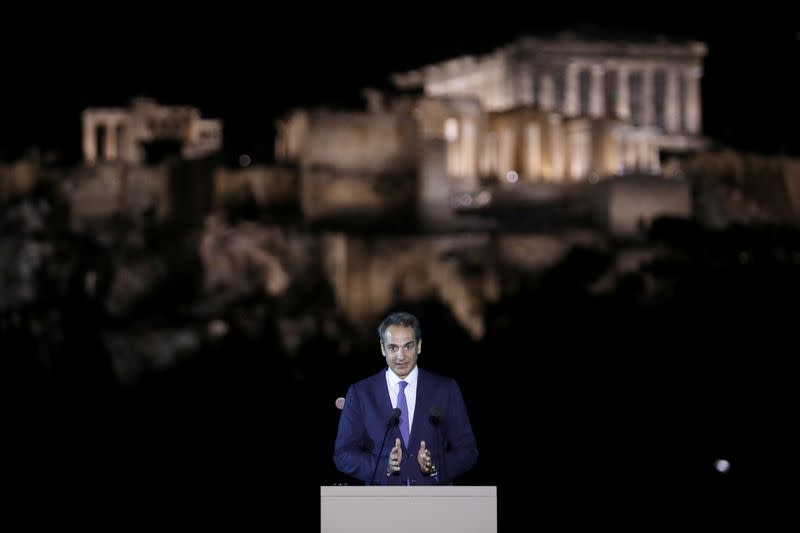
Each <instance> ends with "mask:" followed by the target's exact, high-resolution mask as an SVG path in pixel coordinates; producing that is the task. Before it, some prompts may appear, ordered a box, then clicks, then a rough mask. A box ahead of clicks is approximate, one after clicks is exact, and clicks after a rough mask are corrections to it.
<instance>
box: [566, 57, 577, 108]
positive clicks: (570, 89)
mask: <svg viewBox="0 0 800 533" xmlns="http://www.w3.org/2000/svg"><path fill="white" fill-rule="evenodd" d="M579 73H580V68H579V67H578V65H577V64H575V63H570V64H569V65H567V71H566V79H565V80H564V87H565V89H564V90H565V93H566V94H565V98H564V114H565V115H567V116H568V117H574V116H575V115H577V114H578V105H579V103H580V102H579V98H580V94H579V87H578V85H579V83H578V74H579Z"/></svg>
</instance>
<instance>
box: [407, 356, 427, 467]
mask: <svg viewBox="0 0 800 533" xmlns="http://www.w3.org/2000/svg"><path fill="white" fill-rule="evenodd" d="M426 378H427V376H426V375H425V373H424V372H423V371H422V369H421V368H420V369H419V374H418V375H417V403H416V405H415V406H414V422H413V424H412V425H411V435H409V437H408V441H409V446H410V447H411V450H409V451H410V452H411V453H417V452H418V451H419V442H420V441H421V440H422V435H423V433H424V432H425V424H427V421H428V411H430V398H428V396H427V395H426V394H425V392H426V390H427V389H426V388H425V385H426V381H427V379H426ZM425 444H426V445H430V443H429V442H426V443H425Z"/></svg>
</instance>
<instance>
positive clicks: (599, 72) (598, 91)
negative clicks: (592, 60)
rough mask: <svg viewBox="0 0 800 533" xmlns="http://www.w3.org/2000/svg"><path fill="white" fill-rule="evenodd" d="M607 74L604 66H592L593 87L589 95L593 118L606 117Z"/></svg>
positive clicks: (590, 112) (590, 111) (590, 110)
mask: <svg viewBox="0 0 800 533" xmlns="http://www.w3.org/2000/svg"><path fill="white" fill-rule="evenodd" d="M604 77H605V72H603V67H602V65H592V87H591V92H590V93H589V114H590V115H591V116H593V117H602V116H603V115H605V113H606V110H605V86H604V84H603V81H604Z"/></svg>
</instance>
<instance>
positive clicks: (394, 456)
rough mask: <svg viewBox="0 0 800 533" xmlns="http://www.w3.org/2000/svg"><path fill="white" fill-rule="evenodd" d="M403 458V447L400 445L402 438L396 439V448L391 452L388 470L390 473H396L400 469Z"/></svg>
mask: <svg viewBox="0 0 800 533" xmlns="http://www.w3.org/2000/svg"><path fill="white" fill-rule="evenodd" d="M402 459H403V448H402V446H401V445H400V439H394V448H392V451H391V452H390V453H389V467H388V468H387V469H386V471H387V472H388V473H389V474H394V473H395V472H399V471H400V461H401V460H402Z"/></svg>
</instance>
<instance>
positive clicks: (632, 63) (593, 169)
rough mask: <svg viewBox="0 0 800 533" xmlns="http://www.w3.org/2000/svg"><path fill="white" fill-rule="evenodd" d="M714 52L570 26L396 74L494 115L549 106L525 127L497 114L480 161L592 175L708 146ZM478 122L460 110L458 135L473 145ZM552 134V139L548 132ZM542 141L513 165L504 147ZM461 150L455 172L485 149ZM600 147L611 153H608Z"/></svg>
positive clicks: (399, 80)
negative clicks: (594, 35) (705, 115)
mask: <svg viewBox="0 0 800 533" xmlns="http://www.w3.org/2000/svg"><path fill="white" fill-rule="evenodd" d="M706 53H707V49H706V46H705V45H704V44H703V43H700V42H694V41H690V42H684V43H667V42H629V41H616V42H615V41H595V40H582V39H579V38H578V37H576V36H575V35H573V34H569V33H564V34H561V35H560V36H558V37H556V38H547V39H546V38H534V37H526V38H522V39H520V40H518V41H515V42H512V43H510V44H508V45H506V46H504V47H501V48H499V49H497V50H495V51H493V52H491V53H489V54H486V55H482V56H463V57H459V58H455V59H452V60H448V61H444V62H442V63H437V64H433V65H428V66H425V67H422V68H420V69H417V70H413V71H410V72H406V73H401V74H395V75H394V76H393V80H394V83H395V85H396V86H397V87H399V88H401V89H422V90H423V91H424V94H425V95H426V96H427V97H431V98H445V99H451V100H452V99H454V98H475V99H477V100H478V101H479V102H480V106H481V107H482V109H483V110H484V111H485V112H487V113H488V114H489V115H490V119H491V117H492V115H494V116H495V117H502V116H505V117H507V118H506V119H505V121H506V122H507V121H508V117H509V116H514V115H517V114H518V113H517V112H516V111H515V110H519V109H521V108H526V109H527V110H528V114H529V115H530V111H531V110H535V111H537V112H539V113H540V115H539V117H538V118H533V117H532V116H529V117H528V119H526V120H525V121H524V122H525V123H526V125H525V126H523V127H521V128H519V129H520V130H521V132H522V133H520V134H519V135H517V134H515V133H512V132H511V129H509V128H508V127H492V125H491V120H490V124H489V128H488V131H486V133H487V135H484V136H476V135H474V134H473V135H472V137H475V138H476V139H479V138H483V141H484V144H485V146H484V147H483V150H482V153H483V156H482V158H481V157H479V159H482V160H483V167H484V169H486V168H488V167H491V166H492V164H494V165H495V166H497V167H498V168H496V169H495V170H496V172H497V173H498V174H500V175H504V173H505V172H507V171H510V170H512V168H516V167H517V166H518V167H519V168H522V169H523V170H527V172H526V174H527V175H528V177H531V178H545V179H547V178H551V179H555V180H561V179H563V178H571V179H580V178H583V177H586V175H589V174H590V173H591V174H599V175H603V174H607V173H616V174H619V173H626V172H629V171H645V172H649V173H657V172H659V170H660V166H659V162H660V159H659V156H660V153H661V152H662V151H670V152H682V151H687V150H694V149H698V148H701V147H702V146H703V138H702V136H701V126H702V125H701V115H702V108H701V97H700V79H701V76H702V72H703V70H702V61H703V58H704V57H705V55H706ZM470 120H471V118H470V117H461V116H458V115H455V114H454V115H453V116H452V117H450V126H449V131H450V132H451V133H450V135H449V139H450V141H459V142H460V143H461V144H462V145H463V142H464V140H463V139H458V137H460V136H459V135H458V134H457V132H458V131H464V132H470V131H474V129H475V128H474V124H472V123H471V122H470ZM495 122H497V121H496V120H495ZM501 122H502V120H501ZM610 124H612V125H613V127H611V128H608V127H607V126H608V125H610ZM604 129H605V130H608V131H609V134H610V135H611V137H613V139H612V140H613V143H612V144H614V146H615V151H616V152H617V153H616V154H615V155H609V151H608V150H598V147H597V146H596V145H597V144H598V143H603V142H604V141H602V140H601V139H600V137H603V136H607V135H605V134H603V133H602V130H604ZM548 136H550V137H552V139H553V141H552V142H549V143H548V142H547V141H546V140H545V138H546V137H548ZM517 137H518V138H517ZM562 137H563V142H562ZM536 140H539V142H536V143H533V141H536ZM533 144H535V145H536V147H535V148H534V149H531V148H530V147H527V148H522V150H521V151H522V152H524V153H527V157H523V158H522V159H523V162H522V163H523V164H520V165H515V164H514V162H513V161H511V160H510V159H509V157H505V159H506V161H505V164H503V159H504V155H503V154H507V155H508V154H512V153H516V152H518V151H520V150H519V146H520V145H533ZM543 144H548V145H549V148H550V149H549V150H547V151H546V153H540V152H541V149H542V148H543ZM592 144H594V145H595V146H594V147H593V148H592V146H591V145H592ZM605 144H606V145H608V144H609V143H607V142H605ZM453 148H454V150H451V151H453V152H456V153H455V155H454V154H451V155H450V159H451V160H453V161H454V163H453V165H451V170H458V168H459V167H461V168H463V167H465V166H466V167H467V168H470V169H471V168H473V167H474V166H475V165H474V164H473V162H472V159H474V158H475V154H480V153H481V150H480V147H478V146H475V147H470V148H469V149H468V150H467V151H468V153H469V159H470V161H469V162H466V163H465V162H463V161H462V162H460V163H455V161H457V160H458V159H459V157H458V155H457V152H458V147H453ZM462 148H463V146H462ZM591 151H594V152H605V154H602V153H601V154H600V155H601V156H602V157H599V158H598V157H597V155H595V156H592V155H591V154H590V153H589V152H591ZM581 152H584V154H583V155H581ZM548 159H549V160H550V161H549V163H548ZM600 159H604V161H602V162H601V161H600ZM562 160H563V161H562ZM592 160H593V161H592ZM524 161H527V162H528V163H529V164H528V165H527V168H526V165H525V164H524ZM493 162H494V163H493ZM530 163H533V165H531V164H530ZM506 167H508V168H506ZM517 170H518V169H517ZM451 173H452V172H451ZM456 174H458V172H456Z"/></svg>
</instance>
